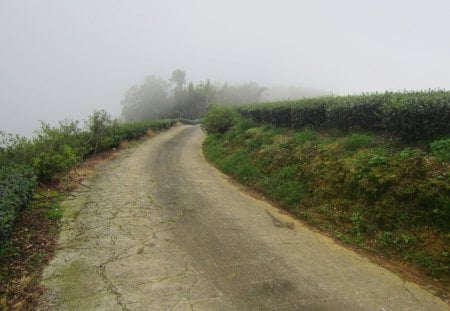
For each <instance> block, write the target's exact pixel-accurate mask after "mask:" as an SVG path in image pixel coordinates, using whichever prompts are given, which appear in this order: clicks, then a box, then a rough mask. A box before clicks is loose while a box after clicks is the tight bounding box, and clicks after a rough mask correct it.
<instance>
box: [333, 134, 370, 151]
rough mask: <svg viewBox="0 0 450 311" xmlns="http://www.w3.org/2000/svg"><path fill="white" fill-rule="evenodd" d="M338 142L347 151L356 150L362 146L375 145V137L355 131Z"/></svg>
mask: <svg viewBox="0 0 450 311" xmlns="http://www.w3.org/2000/svg"><path fill="white" fill-rule="evenodd" d="M338 144H339V145H340V146H342V147H343V148H344V149H345V150H346V151H356V150H358V149H361V148H366V147H370V146H373V145H374V144H375V139H374V138H373V137H372V136H369V135H366V134H357V133H354V134H352V135H351V136H350V137H345V138H342V139H340V140H338Z"/></svg>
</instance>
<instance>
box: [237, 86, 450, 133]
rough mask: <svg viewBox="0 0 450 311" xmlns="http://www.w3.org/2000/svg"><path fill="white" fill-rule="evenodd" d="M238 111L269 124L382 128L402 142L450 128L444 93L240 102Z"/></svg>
mask: <svg viewBox="0 0 450 311" xmlns="http://www.w3.org/2000/svg"><path fill="white" fill-rule="evenodd" d="M238 112H239V113H240V114H241V115H243V116H245V117H248V118H251V119H252V120H254V121H255V122H258V123H270V124H272V125H274V126H280V127H291V128H304V127H315V128H318V127H327V128H335V129H339V130H342V131H349V130H355V129H356V130H365V131H375V132H380V131H381V132H385V133H386V134H388V135H391V136H395V137H399V138H401V139H402V140H404V141H417V140H424V139H429V138H433V137H437V136H439V135H446V134H448V133H449V132H450V92H449V91H428V92H409V93H388V92H387V93H384V94H364V95H355V96H341V97H335V96H331V97H319V98H312V99H311V98H308V99H301V100H297V101H288V102H278V103H268V104H259V105H248V106H242V107H239V108H238Z"/></svg>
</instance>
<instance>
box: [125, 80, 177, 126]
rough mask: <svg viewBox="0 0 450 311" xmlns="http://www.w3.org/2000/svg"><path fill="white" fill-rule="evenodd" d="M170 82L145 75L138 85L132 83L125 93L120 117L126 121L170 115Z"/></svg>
mask: <svg viewBox="0 0 450 311" xmlns="http://www.w3.org/2000/svg"><path fill="white" fill-rule="evenodd" d="M169 91H170V84H169V83H168V82H166V81H164V80H163V79H161V78H159V77H155V76H147V77H146V78H145V79H144V82H143V83H142V84H140V85H134V86H132V87H131V88H129V89H128V91H127V92H126V93H125V95H124V97H123V99H122V101H121V104H122V117H123V118H124V119H125V120H127V121H143V120H149V119H161V118H167V117H170V116H171V112H172V111H171V110H172V101H171V99H170V92H169Z"/></svg>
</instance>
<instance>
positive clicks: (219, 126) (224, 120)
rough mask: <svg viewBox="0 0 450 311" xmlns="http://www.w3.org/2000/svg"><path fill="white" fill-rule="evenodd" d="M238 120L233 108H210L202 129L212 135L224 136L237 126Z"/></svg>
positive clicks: (204, 118)
mask: <svg viewBox="0 0 450 311" xmlns="http://www.w3.org/2000/svg"><path fill="white" fill-rule="evenodd" d="M236 118H237V114H236V112H235V110H234V109H233V108H231V107H219V106H210V107H209V108H208V112H207V113H206V114H205V116H204V117H203V119H202V127H203V129H204V130H206V131H207V132H208V133H210V134H223V133H225V132H226V131H227V130H228V129H230V128H231V127H232V126H233V125H234V124H235V121H236Z"/></svg>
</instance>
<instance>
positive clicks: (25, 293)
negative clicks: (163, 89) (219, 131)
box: [0, 111, 176, 309]
mask: <svg viewBox="0 0 450 311" xmlns="http://www.w3.org/2000/svg"><path fill="white" fill-rule="evenodd" d="M175 122H176V120H160V121H147V122H133V123H119V122H117V121H115V120H112V119H111V118H110V116H109V115H108V114H107V113H106V112H104V111H96V112H94V113H93V114H92V115H91V116H90V117H89V120H88V121H87V122H86V126H85V128H83V129H82V128H80V127H79V126H78V123H77V122H75V121H67V120H66V121H64V122H60V124H59V125H58V126H55V127H51V126H49V125H47V124H45V123H43V124H42V125H41V128H40V130H39V131H37V132H36V134H35V135H34V137H33V138H30V139H27V138H23V137H18V136H13V135H8V134H5V133H0V262H1V268H0V309H1V308H2V307H5V308H6V309H9V308H12V305H6V301H8V302H9V303H14V304H15V307H17V308H19V309H20V308H21V307H20V306H21V304H22V303H24V304H25V305H27V304H28V303H29V302H30V301H31V300H33V299H34V298H33V297H34V295H36V294H37V292H38V291H39V290H37V289H36V286H37V285H36V284H37V278H38V277H39V273H36V271H39V269H40V266H41V265H42V264H43V263H44V262H45V261H46V260H48V258H47V257H48V256H49V254H51V253H52V252H53V251H52V250H53V248H54V240H53V238H54V237H55V236H52V234H56V232H53V231H55V230H56V228H57V225H56V224H57V222H58V219H59V218H61V217H62V213H63V211H62V209H61V207H60V202H61V201H62V200H63V199H64V198H65V197H66V194H65V193H64V190H68V189H67V184H66V183H67V182H68V180H69V172H73V170H72V169H73V168H75V167H77V165H78V164H79V163H80V162H81V161H83V160H85V159H89V161H90V162H93V163H94V162H96V161H98V159H99V157H98V156H96V155H97V154H99V153H101V152H103V151H108V150H110V149H112V148H116V147H118V146H119V144H121V142H122V141H129V140H135V139H138V138H140V137H142V136H144V135H146V134H147V135H149V134H151V133H152V132H157V131H159V130H162V129H167V128H169V127H171V126H172V125H173V124H175ZM100 157H101V154H100ZM89 161H88V162H89ZM76 175H77V176H71V175H70V177H71V178H70V179H73V178H78V177H79V176H80V175H78V174H76ZM62 188H66V189H62ZM49 231H52V232H53V233H52V232H49ZM23 307H24V306H23Z"/></svg>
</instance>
